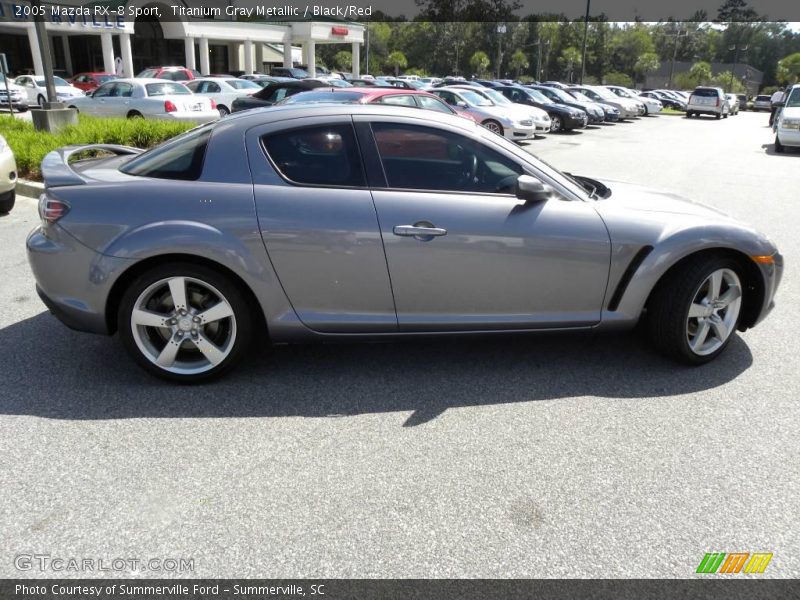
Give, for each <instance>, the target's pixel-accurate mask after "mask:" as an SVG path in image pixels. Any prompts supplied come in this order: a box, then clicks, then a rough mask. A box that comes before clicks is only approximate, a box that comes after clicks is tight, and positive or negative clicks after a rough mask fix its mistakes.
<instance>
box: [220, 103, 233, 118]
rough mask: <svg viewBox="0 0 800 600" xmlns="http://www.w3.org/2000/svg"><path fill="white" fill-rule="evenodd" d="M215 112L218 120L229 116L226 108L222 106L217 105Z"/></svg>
mask: <svg viewBox="0 0 800 600" xmlns="http://www.w3.org/2000/svg"><path fill="white" fill-rule="evenodd" d="M217 111H218V112H219V118H220V119H221V118H222V117H227V116H228V115H229V114H231V111H229V110H228V109H227V108H226V107H224V106H222V105H217Z"/></svg>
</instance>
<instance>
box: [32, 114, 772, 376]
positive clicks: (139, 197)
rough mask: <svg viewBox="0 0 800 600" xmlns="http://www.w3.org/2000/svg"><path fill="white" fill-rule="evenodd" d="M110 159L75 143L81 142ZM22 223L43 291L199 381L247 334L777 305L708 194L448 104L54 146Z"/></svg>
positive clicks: (687, 357)
mask: <svg viewBox="0 0 800 600" xmlns="http://www.w3.org/2000/svg"><path fill="white" fill-rule="evenodd" d="M87 149H88V150H105V151H106V152H111V153H113V154H114V156H111V157H109V156H104V157H101V158H94V159H89V160H84V161H77V162H74V161H73V162H70V160H69V159H70V157H71V156H72V155H74V154H75V153H77V152H80V151H83V150H87ZM42 173H43V177H44V179H45V182H46V191H45V193H44V194H43V195H42V196H41V199H40V204H39V214H40V216H41V223H40V224H39V225H38V226H37V227H36V228H35V229H34V230H33V231H32V232H31V234H30V235H29V237H28V240H27V248H28V258H29V262H30V265H31V268H32V270H33V273H34V276H35V278H36V282H37V290H38V292H39V295H40V297H41V298H42V300H43V301H44V303H45V304H46V305H47V306H48V307H50V309H51V311H52V312H53V313H54V314H55V315H56V316H57V317H58V318H59V319H61V320H62V321H63V322H64V323H66V324H67V325H69V326H70V327H73V328H75V329H79V330H82V331H88V332H94V333H101V334H113V333H115V332H116V333H119V337H120V338H121V340H122V343H123V345H124V347H125V348H126V349H127V351H128V352H129V353H130V354H131V356H132V357H133V359H134V360H135V361H136V362H137V363H138V364H140V365H141V366H142V367H144V368H145V369H147V370H148V371H149V372H151V373H153V374H155V375H158V376H161V377H164V378H166V379H170V380H175V381H180V382H196V381H199V380H204V379H209V378H212V377H215V376H219V375H221V374H223V373H225V372H227V371H229V370H230V369H231V368H232V367H233V366H234V365H235V364H236V363H237V362H239V361H240V360H241V359H242V358H243V357H244V356H246V355H247V354H248V352H250V345H251V342H253V341H254V340H255V339H264V338H267V337H268V338H269V340H270V341H271V342H273V343H276V344H281V343H291V342H307V341H332V340H354V339H362V340H376V339H384V340H391V339H403V338H408V337H411V336H418V335H434V336H435V335H442V336H450V335H453V334H483V333H492V332H518V333H523V332H538V331H554V330H564V331H568V330H569V331H573V330H603V329H621V328H632V327H633V326H634V325H636V324H637V323H638V322H639V321H640V320H644V324H645V325H646V327H647V329H648V330H649V332H650V335H651V336H652V339H653V342H654V344H655V345H656V346H657V347H658V348H659V349H660V350H662V351H663V352H664V353H665V354H667V355H669V356H671V357H674V358H676V359H678V360H680V361H683V362H685V363H689V364H699V363H704V362H707V361H709V360H711V359H713V358H715V357H717V356H718V355H719V354H720V353H721V352H722V351H723V350H724V349H725V347H726V346H727V345H728V343H729V342H730V341H731V339H732V337H733V336H734V333H735V331H736V330H739V331H744V330H746V329H748V328H750V327H753V326H754V325H756V324H757V323H758V322H759V321H761V320H762V319H763V318H764V317H765V316H766V315H767V314H768V313H769V311H770V309H771V308H772V306H773V300H774V297H775V292H776V289H777V287H778V284H779V282H780V279H781V274H782V271H783V259H782V257H781V255H780V254H779V253H778V251H777V249H776V247H775V246H774V245H773V243H772V242H771V241H770V240H769V239H767V238H766V237H764V236H763V235H761V234H760V233H757V232H756V231H754V230H753V229H752V228H751V227H749V226H748V225H745V224H743V223H741V222H739V221H736V220H734V219H733V218H730V217H728V216H726V215H723V214H720V213H718V212H716V211H715V210H713V209H711V208H707V207H705V206H703V205H701V204H694V203H692V202H689V201H686V200H682V199H680V198H677V197H675V196H673V195H670V194H667V193H664V192H658V191H653V190H649V189H645V188H641V187H637V186H633V185H629V184H624V183H613V184H612V183H608V182H603V181H600V180H598V179H593V178H588V177H583V176H577V175H567V174H565V173H561V172H559V171H558V170H556V169H554V168H552V167H550V166H549V165H547V164H546V163H544V162H541V161H539V160H538V159H537V158H535V157H534V156H532V155H530V154H529V153H527V152H525V151H524V150H522V149H521V148H519V147H518V146H517V145H516V144H514V143H511V142H510V141H508V140H506V139H505V138H503V137H501V136H498V135H495V134H493V133H491V132H489V131H488V130H486V129H485V128H483V127H479V126H478V125H477V124H475V123H471V122H469V121H467V120H465V119H463V118H460V117H457V116H449V115H444V114H436V115H435V116H431V114H429V113H428V112H426V111H420V110H415V109H411V108H402V107H397V106H384V105H352V104H337V105H300V106H284V107H274V108H270V109H255V110H250V111H244V112H242V113H238V114H235V115H232V116H230V117H227V118H225V119H224V120H222V121H220V122H219V123H211V124H208V125H204V126H201V127H199V128H196V129H194V130H192V131H189V132H187V133H185V134H183V135H181V136H179V137H177V138H174V139H173V140H171V141H169V142H167V143H166V144H164V145H162V146H159V147H157V148H154V149H151V150H148V151H146V152H142V151H140V150H137V149H135V148H128V147H124V146H89V147H85V146H83V147H81V146H76V147H67V148H62V149H61V150H58V151H55V152H52V153H50V154H48V155H47V156H46V158H45V159H44V162H43V163H42Z"/></svg>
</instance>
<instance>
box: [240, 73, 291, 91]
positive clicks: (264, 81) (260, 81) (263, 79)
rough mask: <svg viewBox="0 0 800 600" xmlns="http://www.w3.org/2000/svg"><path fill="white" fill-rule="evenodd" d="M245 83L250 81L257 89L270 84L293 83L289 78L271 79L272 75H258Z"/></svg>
mask: <svg viewBox="0 0 800 600" xmlns="http://www.w3.org/2000/svg"><path fill="white" fill-rule="evenodd" d="M239 79H244V77H240V78H239ZM247 81H252V82H253V83H255V84H256V85H257V86H258V87H262V88H263V87H265V86H267V85H268V84H270V83H280V82H281V81H295V80H294V79H292V78H291V77H273V76H272V75H258V76H254V77H251V78H249V79H248V80H247Z"/></svg>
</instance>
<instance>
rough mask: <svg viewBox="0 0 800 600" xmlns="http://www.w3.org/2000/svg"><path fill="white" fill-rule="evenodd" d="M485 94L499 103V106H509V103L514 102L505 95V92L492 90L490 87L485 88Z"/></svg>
mask: <svg viewBox="0 0 800 600" xmlns="http://www.w3.org/2000/svg"><path fill="white" fill-rule="evenodd" d="M483 94H484V95H485V96H488V97H489V99H491V101H492V102H494V103H495V104H497V106H508V105H509V104H513V102H511V100H509V99H508V98H506V97H505V96H503V94H501V93H500V92H496V91H494V90H490V89H489V88H486V89H485V90H483Z"/></svg>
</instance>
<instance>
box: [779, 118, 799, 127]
mask: <svg viewBox="0 0 800 600" xmlns="http://www.w3.org/2000/svg"><path fill="white" fill-rule="evenodd" d="M780 126H781V128H785V129H798V128H800V119H781V125H780Z"/></svg>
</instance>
